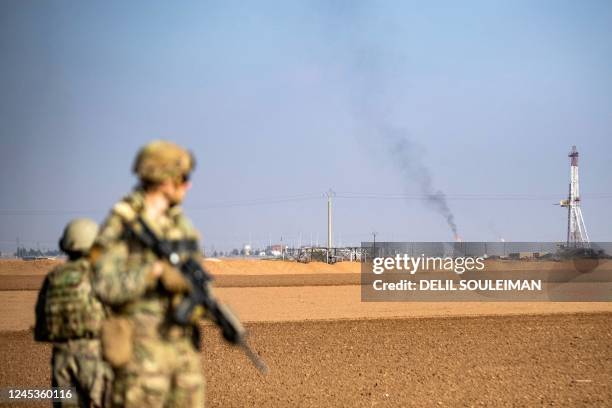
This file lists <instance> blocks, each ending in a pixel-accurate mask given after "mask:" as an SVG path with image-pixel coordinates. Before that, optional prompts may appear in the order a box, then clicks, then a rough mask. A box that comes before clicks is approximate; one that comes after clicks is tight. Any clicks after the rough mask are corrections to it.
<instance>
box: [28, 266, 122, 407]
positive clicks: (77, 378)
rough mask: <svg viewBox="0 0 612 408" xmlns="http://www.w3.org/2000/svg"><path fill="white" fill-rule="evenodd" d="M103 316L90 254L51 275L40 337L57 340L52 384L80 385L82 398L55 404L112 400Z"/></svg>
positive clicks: (41, 306)
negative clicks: (101, 334) (102, 343)
mask: <svg viewBox="0 0 612 408" xmlns="http://www.w3.org/2000/svg"><path fill="white" fill-rule="evenodd" d="M104 317H105V311H104V309H103V306H102V304H101V303H100V302H99V301H98V300H97V299H96V298H95V296H94V293H93V289H92V287H91V266H90V264H89V262H88V261H87V260H86V259H84V258H79V259H76V260H71V261H68V262H66V263H65V264H63V265H60V266H58V267H56V268H54V269H53V270H52V271H51V272H50V273H49V274H48V275H47V277H46V279H45V281H44V283H43V287H42V289H41V291H40V293H39V298H38V302H37V305H36V332H35V338H36V340H38V341H51V342H53V354H52V360H51V366H52V367H51V377H52V380H51V381H52V386H53V387H62V388H75V389H76V397H77V400H76V401H75V400H74V399H71V400H67V401H63V402H61V403H57V404H55V405H58V406H68V407H71V406H82V407H103V406H106V405H107V404H108V403H109V402H110V386H111V383H112V370H111V368H110V367H109V366H108V364H107V363H106V362H104V361H103V359H102V355H101V350H100V340H99V338H98V335H99V330H100V325H101V322H102V320H103V319H104Z"/></svg>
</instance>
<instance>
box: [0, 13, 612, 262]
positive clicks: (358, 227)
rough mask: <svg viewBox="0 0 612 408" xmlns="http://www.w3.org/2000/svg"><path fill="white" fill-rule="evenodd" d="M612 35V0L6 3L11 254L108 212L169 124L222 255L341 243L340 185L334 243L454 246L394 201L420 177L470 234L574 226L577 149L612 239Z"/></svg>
mask: <svg viewBox="0 0 612 408" xmlns="http://www.w3.org/2000/svg"><path fill="white" fill-rule="evenodd" d="M611 31H612V4H611V3H610V2H606V1H588V2H580V3H579V2H572V1H565V2H564V1H512V2H510V1H505V2H494V1H482V2H478V1H470V2H461V3H458V2H403V1H398V2H391V1H380V2H359V1H303V2H297V1H296V2H282V1H278V2H225V1H223V2H221V1H219V2H202V1H197V2H196V1H194V2H172V3H171V2H155V1H153V2H129V3H125V2H87V3H86V2H74V1H52V2H49V1H44V2H43V1H37V2H32V1H3V2H2V3H0V52H1V55H2V61H1V62H0V89H2V93H1V95H0V137H1V143H2V149H1V150H0V191H1V194H0V250H2V251H9V250H13V249H14V247H15V241H16V238H19V239H20V240H21V242H23V243H26V245H29V246H36V245H37V244H38V245H40V246H41V247H55V243H56V241H57V237H58V235H59V234H60V233H61V230H62V227H63V225H64V224H65V223H66V222H67V221H68V220H69V219H70V218H71V217H74V216H91V217H93V218H94V219H96V220H98V221H102V220H103V218H104V217H105V214H106V213H107V211H108V209H109V208H110V206H111V205H112V204H113V202H115V201H116V200H118V199H119V198H120V197H121V196H122V195H124V194H126V193H127V192H128V191H129V190H130V189H131V188H132V187H133V186H134V184H135V179H134V178H133V176H132V175H131V174H130V167H131V163H132V159H133V156H134V154H135V152H136V151H137V149H138V147H140V146H141V145H142V144H144V143H146V142H147V141H148V140H151V139H156V138H166V139H170V140H174V141H177V142H179V143H181V144H184V145H186V146H188V147H189V148H190V149H192V150H193V151H194V152H195V154H196V156H197V157H198V162H199V166H198V169H197V171H196V173H195V175H194V187H193V190H192V191H191V194H190V196H189V197H188V199H187V201H186V203H185V207H186V210H187V212H188V214H189V215H190V216H191V217H192V218H193V220H194V222H195V224H196V226H197V227H198V228H199V229H200V230H201V231H202V232H203V235H204V239H205V244H206V245H207V248H212V246H215V248H218V249H230V248H232V247H238V246H240V245H242V244H244V243H246V242H248V241H249V240H250V241H251V242H252V243H253V244H254V245H263V244H267V243H268V242H269V241H270V240H271V241H278V240H279V239H280V237H281V236H283V237H284V238H283V239H284V241H287V242H291V241H293V242H297V241H299V240H300V237H301V240H302V243H310V239H311V236H312V237H313V238H312V239H313V240H316V239H317V236H318V239H319V242H320V243H322V242H324V237H325V234H326V202H325V199H324V198H323V193H324V192H325V191H327V190H328V189H329V188H332V189H333V190H334V191H336V192H337V197H336V199H335V201H334V216H335V217H334V221H335V228H334V230H335V234H334V235H335V240H336V243H342V244H348V243H359V242H360V241H361V240H367V239H369V238H370V233H371V232H372V231H377V232H378V233H379V236H378V238H377V239H381V240H406V241H408V240H415V241H429V240H432V241H440V240H448V239H452V234H451V232H450V230H449V228H448V226H447V223H446V221H445V219H444V217H442V216H441V215H440V214H439V213H438V212H437V211H435V209H433V208H431V206H430V205H428V204H427V202H425V201H424V200H419V199H388V198H384V197H386V196H384V195H390V194H394V195H396V196H397V195H402V194H411V195H414V196H419V195H421V194H422V187H421V183H420V179H419V177H418V174H416V173H418V169H421V170H422V169H426V172H427V173H428V175H429V176H430V178H431V185H432V188H433V189H434V191H437V190H440V191H443V192H444V193H446V194H447V196H448V207H449V209H450V210H451V211H452V213H453V215H454V218H455V221H456V223H457V227H458V230H459V234H460V235H461V236H462V237H463V238H464V239H465V240H471V241H480V240H490V241H493V240H496V239H499V238H500V237H503V238H505V239H507V240H514V241H554V240H560V239H563V237H564V233H565V224H564V223H565V217H566V215H565V212H564V211H563V210H561V209H559V208H558V207H554V206H552V205H551V204H552V203H553V202H556V201H558V199H561V198H563V196H564V195H565V194H566V192H567V183H568V179H569V168H568V166H569V164H568V163H569V162H568V159H567V157H566V155H567V153H568V151H569V149H570V148H571V146H572V145H573V144H575V145H577V146H578V150H579V151H580V153H581V169H580V171H581V187H582V193H583V196H584V198H583V213H584V216H585V221H586V224H587V228H588V229H589V233H590V235H591V239H593V240H599V241H606V240H612V229H611V227H612V221H611V219H610V216H609V208H610V203H611V201H612V137H611V136H612V135H611V129H612V75H610V72H612V33H611ZM390 132H391V133H392V135H390ZM398 140H404V141H406V143H407V146H409V149H408V150H407V151H405V152H404V153H402V157H403V156H406V157H405V159H402V160H399V161H398V158H397V152H396V151H395V147H396V145H397V143H396V142H397V141H398ZM402 163H404V164H402ZM403 165H405V166H408V167H404V168H402V166H403ZM349 192H350V193H357V194H352V195H350V194H346V193H349ZM363 193H368V194H371V193H374V195H375V198H363ZM466 195H468V196H467V197H469V198H473V199H469V200H467V199H465V197H466ZM348 196H353V197H355V196H357V197H360V198H348ZM508 197H510V198H514V199H512V200H510V199H507V198H508ZM517 197H518V198H521V199H516V198H517ZM417 198H418V197H417ZM476 198H477V199H476ZM16 210H19V211H16Z"/></svg>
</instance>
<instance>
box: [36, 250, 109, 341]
mask: <svg viewBox="0 0 612 408" xmlns="http://www.w3.org/2000/svg"><path fill="white" fill-rule="evenodd" d="M91 273H92V272H91V267H90V264H89V262H87V261H86V260H84V259H81V260H77V261H69V262H67V263H66V264H64V265H61V266H58V267H57V268H55V269H54V270H52V271H51V272H50V273H49V274H48V275H47V278H46V282H45V284H44V285H43V288H42V289H41V293H40V297H39V304H38V305H37V311H36V339H37V340H39V341H53V342H59V341H66V340H72V339H80V338H96V337H98V334H99V331H100V325H101V323H102V321H103V320H104V318H105V312H104V308H103V306H102V304H101V303H100V302H99V301H98V299H97V298H96V296H95V294H94V292H93V289H92V285H91Z"/></svg>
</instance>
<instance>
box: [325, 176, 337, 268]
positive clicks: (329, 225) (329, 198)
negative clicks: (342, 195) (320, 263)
mask: <svg viewBox="0 0 612 408" xmlns="http://www.w3.org/2000/svg"><path fill="white" fill-rule="evenodd" d="M326 195H327V263H329V255H330V253H331V250H332V247H333V242H332V197H333V196H335V195H336V193H334V191H333V190H332V189H331V188H330V189H329V191H328V192H327V193H326Z"/></svg>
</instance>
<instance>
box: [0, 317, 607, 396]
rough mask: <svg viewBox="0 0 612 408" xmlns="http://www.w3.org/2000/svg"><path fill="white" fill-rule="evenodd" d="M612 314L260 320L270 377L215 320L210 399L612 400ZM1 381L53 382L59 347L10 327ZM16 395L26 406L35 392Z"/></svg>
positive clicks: (0, 339)
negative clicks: (25, 398) (52, 359)
mask: <svg viewBox="0 0 612 408" xmlns="http://www.w3.org/2000/svg"><path fill="white" fill-rule="evenodd" d="M611 317H612V315H611V314H609V313H606V314H591V315H586V314H574V315H553V316H544V315H541V316H529V315H526V316H503V317H502V316H495V317H456V318H427V319H401V320H393V319H383V320H345V321H325V322H321V321H312V322H285V323H257V324H250V325H248V328H249V329H250V332H251V336H250V340H251V343H252V345H253V347H254V348H255V349H256V350H257V351H258V352H259V353H260V354H261V355H262V356H263V357H264V358H265V359H266V361H267V363H268V364H269V366H270V369H271V372H270V374H269V375H268V376H267V377H262V376H261V375H260V374H259V373H257V372H256V371H255V369H253V368H252V367H251V366H249V363H248V360H247V359H246V358H245V357H244V356H242V355H241V354H240V352H239V351H238V350H236V349H233V348H230V347H229V346H227V345H225V344H223V343H222V342H221V341H220V339H219V336H218V334H217V333H216V332H215V331H216V330H214V329H213V328H212V327H210V326H207V327H206V328H205V330H204V340H203V348H202V363H203V368H204V372H205V375H206V378H207V382H208V384H207V402H208V406H209V407H246V406H253V407H254V406H265V407H320V406H326V407H327V406H338V407H340V406H341V407H372V406H375V407H398V406H406V407H440V406H449V407H455V406H508V407H510V406H566V407H587V406H589V407H590V406H610V405H609V403H610V401H611V400H612V319H610V318H611ZM0 347H1V348H2V350H3V353H2V354H0V365H1V366H2V367H3V370H1V371H0V386H2V387H7V386H15V385H20V386H26V385H30V386H34V385H37V386H45V385H46V384H47V383H48V381H49V380H48V378H49V374H48V370H49V368H48V361H49V356H50V348H49V346H47V345H44V344H36V343H34V342H33V341H32V340H31V336H30V334H29V333H27V332H23V331H21V332H2V333H0ZM15 406H19V407H24V406H26V405H25V404H18V405H15Z"/></svg>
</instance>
